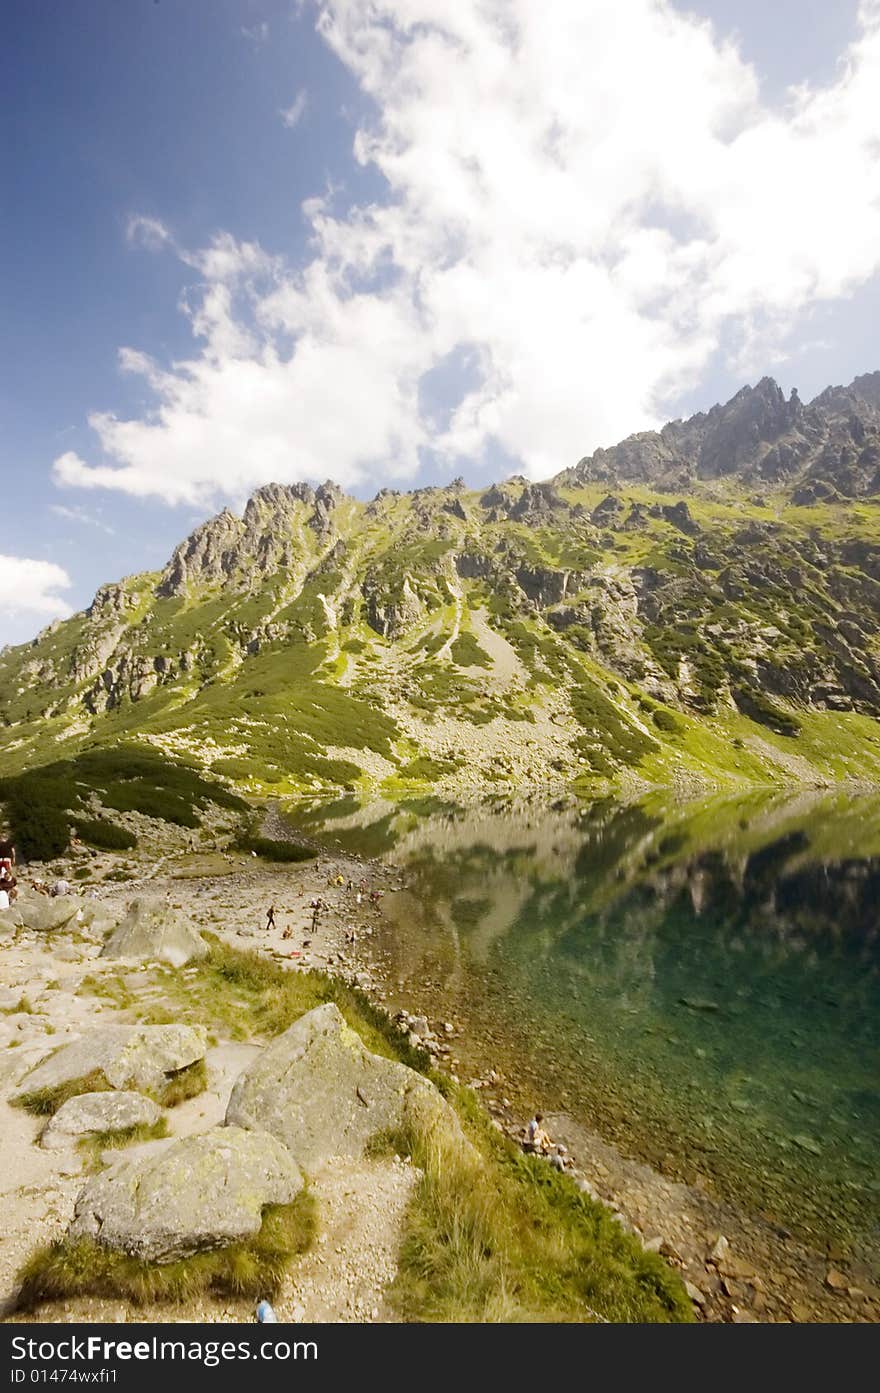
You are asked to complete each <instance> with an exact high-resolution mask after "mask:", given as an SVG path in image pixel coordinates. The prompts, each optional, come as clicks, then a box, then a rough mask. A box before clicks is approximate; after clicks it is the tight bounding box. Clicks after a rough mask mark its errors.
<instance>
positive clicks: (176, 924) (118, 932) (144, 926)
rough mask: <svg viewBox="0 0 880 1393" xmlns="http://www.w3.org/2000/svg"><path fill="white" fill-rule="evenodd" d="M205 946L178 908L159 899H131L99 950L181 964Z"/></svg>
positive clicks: (200, 955)
mask: <svg viewBox="0 0 880 1393" xmlns="http://www.w3.org/2000/svg"><path fill="white" fill-rule="evenodd" d="M207 952H208V949H207V946H206V945H205V944H204V943H203V942H202V939H201V937H200V935H199V934H198V933H197V931H196V930H195V929H194V928H193V926H192V925H191V924H190V923H189V921H188V920H187V919H186V918H184V916H183V915H182V914H180V913H179V912H178V911H177V910H174V909H171V908H170V907H169V906H168V905H166V904H164V903H163V902H162V901H161V900H155V899H146V898H140V899H137V900H132V902H131V904H130V905H129V906H128V911H127V913H126V915H125V918H124V919H123V920H122V923H121V924H120V925H119V926H118V928H116V929H114V931H113V933H112V934H111V935H110V937H109V938H108V939H107V941H106V943H105V944H104V947H103V948H102V949H101V957H102V958H148V959H150V960H151V961H152V960H154V959H159V960H160V961H162V962H167V963H170V964H171V966H172V967H182V966H183V964H184V963H188V962H191V961H192V960H193V958H204V957H205V956H206V955H207Z"/></svg>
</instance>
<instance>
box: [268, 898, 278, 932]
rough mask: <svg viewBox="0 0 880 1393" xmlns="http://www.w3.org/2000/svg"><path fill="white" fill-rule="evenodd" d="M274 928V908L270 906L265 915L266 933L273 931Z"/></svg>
mask: <svg viewBox="0 0 880 1393" xmlns="http://www.w3.org/2000/svg"><path fill="white" fill-rule="evenodd" d="M275 927H276V924H275V906H274V905H273V904H270V906H269V909H268V911H267V913H266V932H267V933H268V932H269V930H270V929H274V928H275Z"/></svg>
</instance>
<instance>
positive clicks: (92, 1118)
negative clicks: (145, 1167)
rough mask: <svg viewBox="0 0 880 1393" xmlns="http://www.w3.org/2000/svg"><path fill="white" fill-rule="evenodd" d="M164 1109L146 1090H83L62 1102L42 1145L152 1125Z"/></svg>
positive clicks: (47, 1147) (61, 1144)
mask: <svg viewBox="0 0 880 1393" xmlns="http://www.w3.org/2000/svg"><path fill="white" fill-rule="evenodd" d="M161 1116H162V1109H161V1108H160V1107H159V1106H158V1104H157V1103H154V1102H153V1100H152V1098H145V1097H144V1095H143V1093H131V1092H124V1091H119V1092H117V1091H113V1092H110V1093H80V1094H79V1095H78V1096H77V1097H76V1098H69V1099H68V1100H67V1102H66V1103H63V1104H62V1105H61V1107H60V1108H59V1109H58V1111H57V1112H56V1113H55V1115H54V1116H53V1117H52V1118H51V1120H50V1121H49V1124H48V1126H47V1127H46V1129H45V1131H44V1132H43V1135H42V1136H41V1137H40V1146H42V1147H43V1148H44V1149H45V1150H46V1151H57V1150H60V1149H61V1148H63V1147H66V1146H70V1145H71V1144H72V1143H73V1142H75V1141H76V1140H77V1138H79V1137H81V1136H85V1135H86V1134H87V1133H88V1132H125V1131H127V1130H128V1129H129V1127H139V1126H146V1127H152V1125H153V1124H154V1123H155V1122H158V1121H159V1118H160V1117H161Z"/></svg>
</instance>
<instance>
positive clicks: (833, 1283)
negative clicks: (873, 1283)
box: [825, 1267, 850, 1291]
mask: <svg viewBox="0 0 880 1393" xmlns="http://www.w3.org/2000/svg"><path fill="white" fill-rule="evenodd" d="M849 1284H850V1279H849V1277H847V1276H845V1275H844V1273H843V1272H840V1271H838V1269H837V1268H836V1267H829V1269H828V1271H827V1272H826V1273H825V1285H826V1287H828V1288H829V1290H830V1291H846V1289H847V1287H848V1286H849Z"/></svg>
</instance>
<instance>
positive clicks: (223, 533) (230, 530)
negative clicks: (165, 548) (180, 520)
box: [156, 508, 244, 596]
mask: <svg viewBox="0 0 880 1393" xmlns="http://www.w3.org/2000/svg"><path fill="white" fill-rule="evenodd" d="M243 531H244V524H243V522H242V521H241V519H240V518H237V517H236V516H235V514H234V513H233V512H230V510H229V509H228V508H224V509H223V511H222V513H218V514H217V516H216V517H213V518H209V519H208V521H207V522H203V523H201V525H200V526H199V527H197V528H196V529H195V530H194V531H193V532H191V533H190V535H189V536H188V537H187V538H186V540H185V541H183V542H181V543H180V545H179V546H178V547H176V548H175V550H174V553H173V555H172V557H171V560H170V561H169V562H168V565H167V566H166V567H165V570H164V571H163V573H162V578H161V580H160V581H159V584H158V586H157V587H156V593H157V594H158V595H161V596H170V595H180V594H182V593H183V591H184V590H186V588H187V585H188V584H189V583H190V582H191V581H193V580H205V581H211V580H222V579H224V578H225V577H226V576H228V575H230V574H231V572H232V571H233V570H234V568H235V564H236V560H237V555H238V544H239V542H240V540H241V535H242V532H243Z"/></svg>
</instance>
